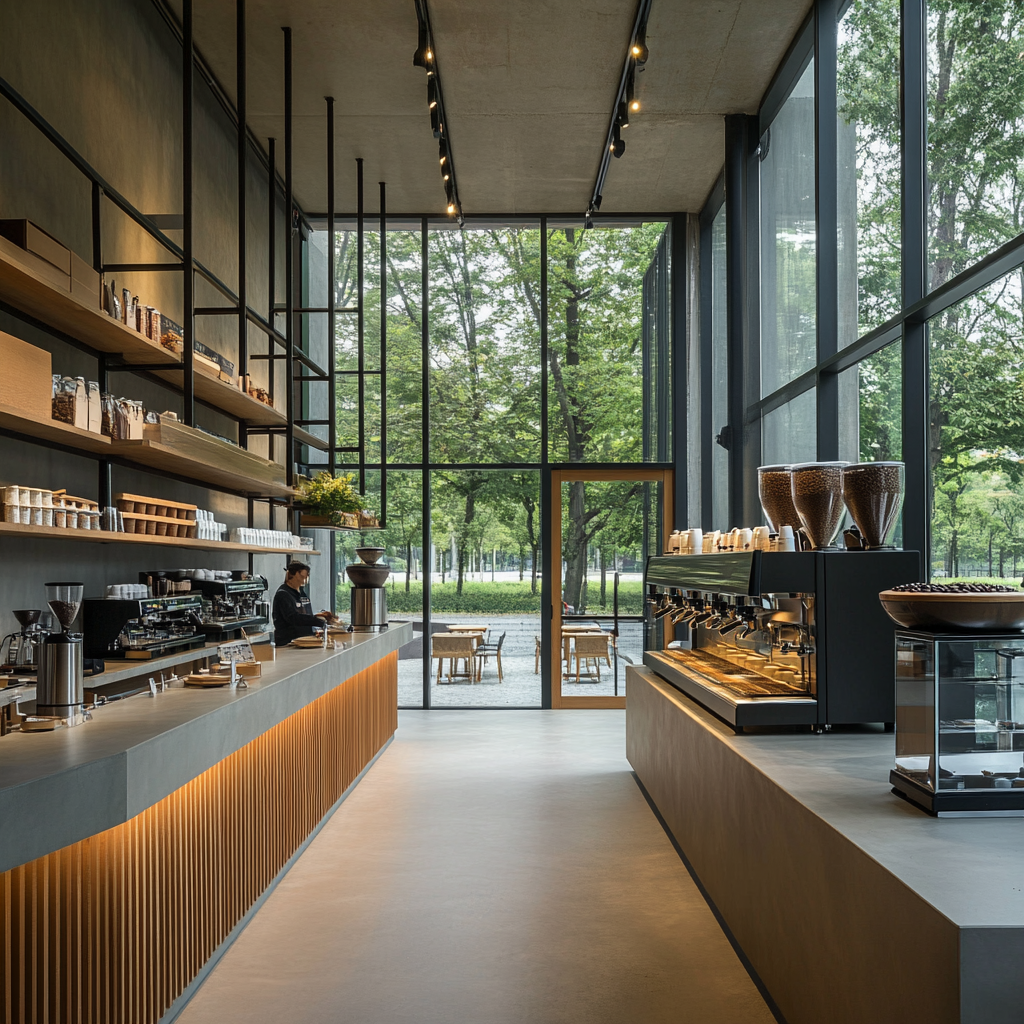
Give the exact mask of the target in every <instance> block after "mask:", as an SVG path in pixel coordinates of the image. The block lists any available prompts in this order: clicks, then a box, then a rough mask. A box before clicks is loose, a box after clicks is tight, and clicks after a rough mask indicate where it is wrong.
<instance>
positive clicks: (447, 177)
mask: <svg viewBox="0 0 1024 1024" xmlns="http://www.w3.org/2000/svg"><path fill="white" fill-rule="evenodd" d="M450 177H451V175H450V174H449V173H448V172H447V171H445V172H444V173H443V174H442V175H441V180H442V181H447V180H448V179H449V178H450Z"/></svg>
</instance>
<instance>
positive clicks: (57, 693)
mask: <svg viewBox="0 0 1024 1024" xmlns="http://www.w3.org/2000/svg"><path fill="white" fill-rule="evenodd" d="M84 590H85V585H84V584H82V583H47V584H46V600H47V603H48V604H49V606H50V609H51V611H52V612H53V614H54V615H55V616H56V617H57V621H58V622H59V623H60V626H61V631H60V632H59V633H49V634H47V636H46V638H45V640H44V641H43V644H42V646H41V647H40V649H39V653H40V658H39V673H38V677H37V679H36V710H37V712H38V713H39V714H40V715H53V716H54V717H57V718H64V719H67V720H74V719H75V718H76V716H77V715H78V714H79V713H80V712H81V711H82V710H83V709H84V705H85V683H84V679H85V674H84V672H83V667H82V634H81V633H71V632H69V630H70V629H71V625H72V623H73V622H74V621H75V618H76V617H77V616H78V611H79V609H80V608H81V607H82V594H83V591H84Z"/></svg>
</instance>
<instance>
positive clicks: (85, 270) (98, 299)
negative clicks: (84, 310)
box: [71, 253, 103, 309]
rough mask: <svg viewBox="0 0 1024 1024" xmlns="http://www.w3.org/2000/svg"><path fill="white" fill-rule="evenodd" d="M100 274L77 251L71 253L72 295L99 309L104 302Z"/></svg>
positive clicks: (86, 304) (81, 301)
mask: <svg viewBox="0 0 1024 1024" xmlns="http://www.w3.org/2000/svg"><path fill="white" fill-rule="evenodd" d="M101 292H102V288H101V285H100V275H99V274H98V273H97V272H96V271H95V270H93V269H92V267H91V266H90V265H89V264H88V263H86V262H85V260H83V259H82V258H81V257H80V256H78V255H77V254H76V253H71V297H72V298H73V299H77V300H78V301H79V302H80V303H82V305H83V306H89V307H90V308H91V309H99V308H100V306H101V305H102V302H103V296H102V294H101Z"/></svg>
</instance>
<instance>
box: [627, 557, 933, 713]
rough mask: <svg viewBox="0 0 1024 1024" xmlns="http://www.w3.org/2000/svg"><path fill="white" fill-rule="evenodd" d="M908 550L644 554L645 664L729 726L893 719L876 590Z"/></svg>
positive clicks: (904, 578) (908, 565)
mask: <svg viewBox="0 0 1024 1024" xmlns="http://www.w3.org/2000/svg"><path fill="white" fill-rule="evenodd" d="M920 571H921V568H920V557H919V555H918V553H917V552H916V551H891V550H879V551H796V552H785V551H777V552H767V551H737V552H719V553H711V554H700V555H685V556H680V555H668V556H660V555H657V556H654V557H651V558H649V559H648V561H647V572H646V574H645V578H644V583H645V589H646V591H647V628H646V639H645V644H644V646H645V651H644V664H645V665H646V666H647V667H648V668H650V669H652V670H653V671H654V672H655V673H657V674H658V675H659V676H661V678H662V679H664V680H665V681H666V682H668V683H671V684H672V685H673V686H675V687H676V688H677V689H679V690H682V692H683V693H685V694H687V696H689V697H692V698H693V699H694V700H696V701H697V702H698V703H700V704H702V705H703V706H704V707H705V708H707V709H708V710H709V711H711V712H713V713H714V714H715V715H717V716H718V717H719V718H721V719H723V720H724V721H726V722H727V723H728V724H729V725H731V726H733V727H734V728H736V729H743V728H745V727H747V726H780V725H784V726H799V725H805V726H810V728H811V729H812V730H813V731H815V732H822V731H825V730H827V729H831V727H832V726H833V725H847V724H853V723H859V722H884V723H887V724H889V723H892V722H894V721H895V718H896V706H895V702H894V696H893V685H892V644H893V625H892V622H891V621H889V618H888V616H887V615H886V614H885V612H884V610H883V609H882V606H881V605H880V603H879V601H878V593H879V591H882V590H886V589H888V588H889V587H891V586H893V585H895V584H897V583H911V582H915V581H916V580H918V579H920Z"/></svg>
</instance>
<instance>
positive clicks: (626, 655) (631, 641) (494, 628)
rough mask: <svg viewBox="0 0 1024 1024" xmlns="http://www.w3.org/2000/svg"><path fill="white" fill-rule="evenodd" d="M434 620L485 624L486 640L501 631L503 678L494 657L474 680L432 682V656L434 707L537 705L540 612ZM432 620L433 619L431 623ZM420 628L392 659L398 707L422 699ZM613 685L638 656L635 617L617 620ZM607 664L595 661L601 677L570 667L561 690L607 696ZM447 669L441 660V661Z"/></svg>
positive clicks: (621, 685) (611, 687) (610, 672)
mask: <svg viewBox="0 0 1024 1024" xmlns="http://www.w3.org/2000/svg"><path fill="white" fill-rule="evenodd" d="M437 622H441V623H444V624H446V625H459V624H462V623H479V624H480V625H487V627H488V630H489V633H488V637H489V640H490V642H491V643H497V641H498V637H500V636H501V634H502V633H505V634H506V636H505V643H504V646H503V647H502V651H501V664H502V670H503V676H504V679H503V681H501V682H499V681H498V670H497V665H496V662H495V659H494V657H490V658H489V659H488V660H487V664H486V665H485V666H484V668H483V671H482V673H481V678H480V680H479V682H472V683H471V682H469V681H468V680H466V679H455V680H453V681H452V682H451V683H449V682H448V681H447V679H446V677H445V675H444V674H442V676H441V683H440V684H438V682H437V662H436V661H432V663H431V665H432V671H431V677H430V700H431V704H432V706H434V707H540V681H541V677H540V674H539V672H536V671H535V669H536V667H537V663H536V640H535V638H536V637H539V636H540V616H511V615H510V616H501V615H492V616H486V615H483V616H481V615H454V614H448V615H444V616H443V617H442V616H439V617H438V619H437ZM436 624H437V623H435V625H436ZM422 650H423V647H422V633H417V634H416V639H415V640H413V641H412V643H409V644H406V646H405V647H403V648H402V650H401V651H400V652H399V662H398V703H399V706H400V707H422V704H423V660H422ZM618 655H619V656H618V688H617V692H618V693H619V695H622V694H624V693H625V673H626V665H628V664H630V663H632V664H639V663H640V662H641V661H642V659H643V627H642V625H641V623H639V622H624V623H620V625H619V643H618ZM612 664H613V668H612V669H609V668H608V666H606V665H604V664H602V665H601V679H600V681H598V680H597V679H596V678H595V677H593V676H591V677H590V678H584V677H583V676H582V674H581V681H580V683H579V684H577V683H576V682H575V666H574V668H573V675H572V679H571V681H567V682H566V683H565V685H564V692H566V693H569V694H575V693H576V692H577V691H578V692H579V693H580V695H584V694H585V695H587V696H594V695H602V696H612V695H614V694H615V693H616V685H615V672H614V665H615V661H614V659H613V662H612ZM446 669H447V665H446Z"/></svg>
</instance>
